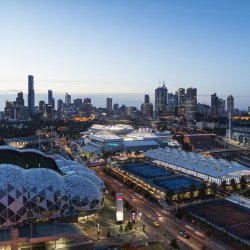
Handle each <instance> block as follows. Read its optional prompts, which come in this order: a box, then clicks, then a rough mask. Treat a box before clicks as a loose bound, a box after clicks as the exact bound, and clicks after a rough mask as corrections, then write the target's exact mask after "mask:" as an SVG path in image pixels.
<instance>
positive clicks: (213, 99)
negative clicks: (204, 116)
mask: <svg viewBox="0 0 250 250" xmlns="http://www.w3.org/2000/svg"><path fill="white" fill-rule="evenodd" d="M218 103H219V97H218V96H217V95H216V93H214V94H212V95H211V113H212V115H213V116H217V111H218Z"/></svg>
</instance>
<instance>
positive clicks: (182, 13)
mask: <svg viewBox="0 0 250 250" xmlns="http://www.w3.org/2000/svg"><path fill="white" fill-rule="evenodd" d="M0 34H1V35H0V37H1V39H0V86H1V87H0V93H6V92H8V93H13V92H16V91H19V90H23V91H24V92H27V75H28V74H33V75H34V76H35V87H36V91H37V92H46V91H47V89H52V90H54V91H55V92H58V93H59V92H62V93H64V92H66V91H68V92H71V93H79V94H80V93H81V94H82V93H103V92H105V93H118V92H123V93H153V92H154V89H155V88H156V87H158V86H159V83H158V81H159V80H165V81H166V85H167V87H168V89H169V90H170V91H171V92H173V91H175V90H177V89H178V88H179V87H184V88H186V87H190V86H192V87H197V88H198V95H199V96H200V97H202V96H204V95H210V94H211V93H213V92H217V94H218V95H220V96H227V95H230V94H233V95H235V96H237V98H238V99H239V102H240V100H243V99H244V103H243V101H241V105H242V108H243V106H250V1H248V0H246V1H244V0H239V1H230V0H225V1H223V0H214V1H213V0H207V1H206V0H204V1H200V0H197V1H192V0H190V1H187V0H183V1H178V0H176V1H167V0H164V1H157V0H151V1H147V0H144V1H139V0H130V1H128V0H127V1H125V0H124V1H123V0H120V1H108V0H106V1H103V0H100V1H95V0H91V1H84V0H74V1H73V0H67V1H63V0H53V1H51V0H40V1H38V0H36V1H34V0H33V1H26V0H22V1H12V0H8V1H1V2H0ZM242 96H244V97H242ZM236 102H237V100H236Z"/></svg>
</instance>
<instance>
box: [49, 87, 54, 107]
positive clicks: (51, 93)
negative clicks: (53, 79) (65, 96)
mask: <svg viewBox="0 0 250 250" xmlns="http://www.w3.org/2000/svg"><path fill="white" fill-rule="evenodd" d="M52 101H53V92H52V90H48V104H49V105H51V106H52Z"/></svg>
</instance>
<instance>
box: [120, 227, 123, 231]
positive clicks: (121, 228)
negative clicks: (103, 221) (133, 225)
mask: <svg viewBox="0 0 250 250" xmlns="http://www.w3.org/2000/svg"><path fill="white" fill-rule="evenodd" d="M120 232H121V233H122V232H123V226H122V225H120Z"/></svg>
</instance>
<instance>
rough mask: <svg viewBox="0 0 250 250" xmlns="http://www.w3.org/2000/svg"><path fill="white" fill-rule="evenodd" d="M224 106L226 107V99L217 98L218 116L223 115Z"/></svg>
mask: <svg viewBox="0 0 250 250" xmlns="http://www.w3.org/2000/svg"><path fill="white" fill-rule="evenodd" d="M225 108H226V101H225V100H224V99H222V98H219V99H218V109H217V114H218V115H219V116H224V115H225Z"/></svg>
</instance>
